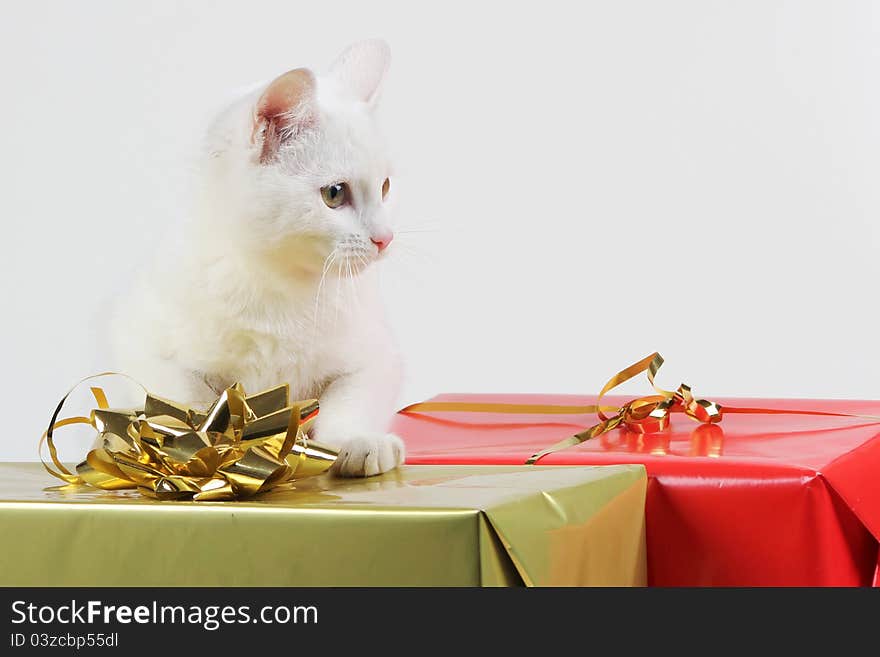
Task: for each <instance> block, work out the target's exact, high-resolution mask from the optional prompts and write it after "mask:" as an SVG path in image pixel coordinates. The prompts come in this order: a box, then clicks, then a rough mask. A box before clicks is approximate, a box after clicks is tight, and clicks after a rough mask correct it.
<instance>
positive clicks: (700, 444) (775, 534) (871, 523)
mask: <svg viewBox="0 0 880 657" xmlns="http://www.w3.org/2000/svg"><path fill="white" fill-rule="evenodd" d="M430 401H432V402H434V401H443V402H465V403H486V402H489V403H506V404H511V403H513V404H552V405H584V404H595V403H597V400H596V398H595V397H581V396H573V395H487V394H480V395H469V394H445V395H440V396H438V397H435V398H433V399H432V400H430ZM626 401H627V400H626V399H624V398H620V397H617V398H615V397H606V398H604V399H603V400H602V404H611V405H622V404H623V403H624V402H626ZM716 401H719V402H720V403H721V404H722V406H727V405H730V406H731V407H739V409H740V412H737V413H733V414H731V413H727V414H725V415H724V417H723V421H722V422H721V423H720V424H698V423H695V422H693V421H691V420H690V419H688V418H687V417H685V416H684V415H682V414H675V415H673V416H672V417H671V421H670V423H669V427H668V428H667V429H666V430H664V431H660V432H657V433H649V434H645V433H637V432H635V431H632V430H630V429H628V428H625V427H623V426H621V427H619V428H616V429H613V430H612V431H609V432H607V433H604V434H602V435H601V436H598V437H597V438H593V439H591V440H587V441H586V442H583V443H581V444H579V445H575V446H573V447H569V448H566V449H564V450H561V451H558V452H555V453H553V454H549V455H547V456H545V457H543V458H542V459H541V460H540V464H541V465H552V464H558V465H610V464H619V463H643V464H644V465H645V466H646V467H647V470H648V474H649V476H650V477H651V482H650V484H649V487H648V499H647V507H646V514H647V539H648V581H649V584H651V585H654V586H826V585H832V586H862V585H871V584H874V585H877V584H880V575H878V538H880V423H878V421H876V420H871V419H865V418H856V417H834V416H821V415H798V414H792V413H779V414H774V413H771V412H768V411H773V410H785V411H811V412H816V411H819V412H827V413H842V414H853V415H875V416H876V415H878V414H880V402H877V401H873V402H871V401H841V400H834V401H816V400H764V399H749V400H742V399H728V400H716ZM748 409H754V410H751V411H749V410H748ZM743 410H745V411H746V412H742V411H743ZM595 422H596V416H595V414H580V415H562V414H555V413H554V414H543V413H529V414H511V413H494V412H458V411H456V412H452V411H427V412H426V411H419V412H401V413H400V414H398V415H397V417H396V418H395V422H394V426H393V431H394V432H395V433H397V434H398V435H400V436H401V437H403V439H404V441H405V442H406V446H407V463H411V464H521V463H524V462H525V461H526V460H527V459H528V458H529V457H530V456H531V455H532V454H534V453H535V452H537V451H539V450H542V449H544V448H546V447H548V446H550V445H552V444H554V443H556V442H557V441H559V440H560V439H562V438H565V437H566V436H569V435H571V434H573V433H576V432H579V431H582V430H583V429H584V428H586V427H589V426H591V425H593V424H595Z"/></svg>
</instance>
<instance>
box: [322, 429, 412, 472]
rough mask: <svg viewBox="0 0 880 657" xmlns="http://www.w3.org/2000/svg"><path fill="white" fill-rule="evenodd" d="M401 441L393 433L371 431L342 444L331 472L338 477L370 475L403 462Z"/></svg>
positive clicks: (386, 470)
mask: <svg viewBox="0 0 880 657" xmlns="http://www.w3.org/2000/svg"><path fill="white" fill-rule="evenodd" d="M404 457H405V452H404V448H403V441H402V440H401V439H400V438H398V437H397V436H395V435H394V434H393V433H371V434H367V435H364V436H357V437H355V438H351V439H349V440H347V441H346V442H344V443H343V444H342V447H341V448H340V450H339V458H337V459H336V463H334V464H333V468H332V470H331V472H332V473H334V474H335V475H337V476H339V477H371V476H373V475H377V474H382V473H383V472H388V471H389V470H391V469H393V468H396V467H397V466H398V465H400V464H401V463H403V459H404Z"/></svg>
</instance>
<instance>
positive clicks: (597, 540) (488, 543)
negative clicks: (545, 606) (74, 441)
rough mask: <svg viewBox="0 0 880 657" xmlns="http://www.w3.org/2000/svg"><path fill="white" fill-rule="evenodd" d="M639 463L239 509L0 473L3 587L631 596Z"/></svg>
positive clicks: (34, 469)
mask: <svg viewBox="0 0 880 657" xmlns="http://www.w3.org/2000/svg"><path fill="white" fill-rule="evenodd" d="M645 490H646V476H645V470H644V467H643V466H641V465H621V466H603V467H566V466H551V467H540V466H433V465H423V466H404V467H402V468H399V469H398V470H395V471H392V472H390V473H388V474H385V475H382V476H379V477H372V478H368V479H338V478H333V477H331V476H329V475H321V476H318V477H312V478H309V479H304V480H302V481H298V482H296V483H295V488H291V489H289V490H275V491H271V492H269V493H266V494H263V495H260V496H257V497H255V498H252V499H248V500H246V501H237V502H168V501H165V502H161V501H157V500H151V499H148V498H145V497H143V496H141V495H139V494H138V493H137V492H135V491H112V492H108V491H100V490H94V489H88V488H82V487H72V486H61V487H59V486H53V485H52V479H51V478H50V477H49V476H48V475H47V474H46V472H45V471H44V470H43V469H42V467H41V466H40V464H33V463H5V464H0V528H2V531H0V585H2V586H522V585H527V586H602V585H610V586H643V585H644V584H645V581H646V572H645V571H646V558H645V514H644V505H645Z"/></svg>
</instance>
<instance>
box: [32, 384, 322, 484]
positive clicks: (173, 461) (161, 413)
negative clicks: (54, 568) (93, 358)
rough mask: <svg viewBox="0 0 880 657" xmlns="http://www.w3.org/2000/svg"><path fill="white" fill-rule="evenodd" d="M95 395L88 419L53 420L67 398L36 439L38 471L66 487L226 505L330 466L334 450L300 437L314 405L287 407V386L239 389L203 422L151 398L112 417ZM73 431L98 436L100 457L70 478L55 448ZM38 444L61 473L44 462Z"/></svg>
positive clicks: (201, 416) (227, 393)
mask: <svg viewBox="0 0 880 657" xmlns="http://www.w3.org/2000/svg"><path fill="white" fill-rule="evenodd" d="M106 374H111V373H110V372H108V373H105V374H99V375H96V376H94V377H88V378H87V379H83V381H81V382H80V383H83V382H84V381H87V380H89V379H94V378H97V377H100V376H105V375H106ZM78 385H79V384H77V386H78ZM75 388H76V387H75ZM75 388H74V389H75ZM91 391H92V394H93V396H94V397H95V401H96V402H97V405H98V408H97V409H95V410H93V411H92V412H91V414H90V416H89V417H87V418H86V417H70V418H65V419H63V420H58V415H59V414H60V412H61V408H62V407H63V405H64V402H65V401H66V400H67V398H68V397H69V396H70V393H71V392H73V390H71V391H70V392H68V393H67V395H65V396H64V398H63V399H62V400H61V402H60V403H59V404H58V407H57V408H56V409H55V413H54V414H53V416H52V420H51V422H50V424H49V428H48V429H47V431H46V432H45V433H44V434H43V436H42V438H41V439H40V445H39V448H40V452H41V455H40V460H41V461H43V466H44V467H45V468H46V470H47V471H48V472H49V473H50V474H52V475H53V476H55V477H58V478H59V479H61V480H62V481H65V482H67V483H69V484H85V485H88V486H93V487H95V488H101V489H104V490H119V489H125V488H137V489H138V490H139V491H140V492H141V493H142V494H144V495H146V496H148V497H154V498H158V499H160V500H168V499H174V500H176V499H192V500H194V501H209V500H210V501H215V500H232V499H239V498H243V497H250V496H252V495H255V494H257V493H262V492H265V491H267V490H269V489H271V488H274V487H276V486H279V485H281V484H285V483H288V482H291V481H293V480H294V479H301V478H303V477H308V476H312V475H316V474H320V473H322V472H324V471H326V470H327V469H329V468H330V466H331V465H333V462H334V461H335V460H336V456H337V451H336V450H334V449H333V448H331V447H327V446H325V445H321V444H319V443H317V442H314V441H310V440H308V438H307V437H306V431H308V429H309V427H310V426H311V424H312V422H313V421H314V419H315V417H317V415H318V401H317V400H315V399H309V400H306V401H298V402H294V403H292V404H291V403H290V391H289V387H288V386H287V385H286V384H285V385H282V386H278V387H276V388H271V389H269V390H265V391H263V392H260V393H258V394H255V395H250V396H247V395H246V394H245V392H244V388H243V387H242V386H241V385H240V384H238V383H236V384H235V385H233V386H231V387H230V388H227V389H226V390H224V391H223V393H222V394H221V395H220V397H219V398H218V399H217V401H215V402H214V403H213V404H212V405H211V407H210V409H209V410H208V411H207V412H205V413H202V412H199V411H197V410H195V409H192V408H189V407H188V406H185V405H183V404H179V403H177V402H173V401H169V400H167V399H162V398H160V397H156V396H154V395H151V394H149V393H146V399H145V402H144V407H143V408H142V409H111V408H109V404H108V403H107V398H106V395H105V394H104V391H103V390H102V389H101V388H97V387H93V388H91ZM145 392H146V391H145ZM70 424H89V425H91V426H92V427H94V428H95V429H96V430H97V431H98V439H97V440H96V443H95V444H96V447H94V448H93V449H92V450H91V451H90V452H89V453H88V455H87V456H86V459H85V461H83V462H82V463H80V464H79V465H77V466H76V474H74V473H72V472H70V471H69V470H68V469H67V468H65V467H64V465H63V464H62V463H61V461H60V460H59V459H58V454H57V451H56V449H55V443H54V440H53V438H54V436H53V434H54V431H55V429H57V428H59V427H62V426H66V425H70ZM44 441H45V442H46V443H47V445H48V447H49V454H50V456H51V459H52V463H54V464H55V467H56V468H58V470H53V469H52V468H51V467H50V466H49V465H48V464H47V463H46V461H45V460H43V458H42V446H43V442H44Z"/></svg>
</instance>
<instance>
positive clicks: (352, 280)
mask: <svg viewBox="0 0 880 657" xmlns="http://www.w3.org/2000/svg"><path fill="white" fill-rule="evenodd" d="M389 62H390V53H389V49H388V46H387V45H386V44H385V43H384V42H382V41H375V40H371V41H364V42H360V43H356V44H354V45H352V46H351V47H349V48H348V49H347V50H346V51H345V52H344V53H343V54H342V55H341V56H340V57H339V58H338V59H337V60H336V62H335V63H334V64H333V65H332V66H331V67H330V69H329V71H328V72H327V74H326V75H323V76H320V77H318V76H316V75H315V74H314V73H312V72H311V71H310V70H308V69H304V68H299V69H295V70H292V71H289V72H287V73H285V74H283V75H281V76H280V77H278V78H276V79H275V80H274V81H272V82H271V83H269V84H268V85H261V86H260V87H259V88H258V89H256V90H255V91H254V92H252V93H248V94H247V95H246V96H245V97H243V98H240V99H239V100H237V101H236V102H235V103H233V104H232V105H231V106H229V107H228V108H226V109H225V110H224V111H223V112H222V113H221V115H220V116H219V117H217V119H216V120H215V122H214V124H213V125H212V126H211V127H210V128H209V131H208V135H207V143H206V152H205V154H204V161H203V171H202V188H201V190H200V192H201V193H200V196H199V199H200V200H199V204H198V210H197V212H196V214H197V216H196V217H194V221H192V222H191V225H189V226H186V227H181V228H180V231H183V235H184V238H183V239H182V240H181V244H182V246H183V248H182V249H179V250H178V251H177V252H175V253H174V254H173V255H171V254H169V255H167V256H166V257H164V258H163V259H162V260H160V262H158V263H157V266H156V267H155V269H154V270H153V271H151V272H150V273H149V275H147V276H145V277H144V278H143V280H142V281H141V283H140V285H139V287H137V288H136V289H135V291H134V292H133V296H132V297H128V298H127V299H126V300H125V302H124V303H121V304H120V308H119V311H118V313H117V316H116V320H115V322H114V326H113V336H114V343H115V347H116V352H117V355H118V361H119V362H118V366H119V368H120V370H121V371H123V372H125V373H127V374H130V375H131V376H133V377H134V378H135V379H137V380H139V381H140V382H141V383H143V384H144V385H145V386H146V387H147V389H148V390H151V391H152V392H155V393H156V394H159V395H162V396H166V397H170V398H173V399H179V400H186V401H188V402H191V403H205V402H209V401H211V400H212V399H214V398H216V393H217V392H218V391H220V390H222V389H223V388H224V387H226V386H227V385H229V384H231V383H233V382H235V381H240V382H241V383H242V384H243V385H244V386H245V388H246V390H248V391H251V392H256V391H259V390H262V389H264V388H267V387H270V386H275V385H278V384H279V383H282V382H288V383H289V384H290V386H291V393H292V395H293V397H294V398H295V399H305V398H312V397H318V398H320V403H321V411H320V414H319V417H318V419H317V421H316V423H315V428H314V432H313V437H315V438H316V439H319V440H321V441H323V442H326V443H329V444H331V445H335V446H338V447H340V449H341V451H340V456H339V459H338V461H337V463H336V465H335V466H334V470H335V472H336V473H337V474H340V475H344V476H367V475H374V474H378V473H381V472H385V471H387V470H390V469H392V468H394V467H395V466H397V465H399V464H400V463H402V462H403V459H404V447H403V443H402V441H401V440H400V439H399V438H398V437H397V436H394V435H392V434H389V433H386V429H387V425H388V423H389V422H390V420H391V417H392V415H393V412H394V403H395V401H396V398H397V394H398V388H399V384H400V379H401V367H400V360H399V357H398V354H397V353H396V351H395V349H394V345H393V342H392V339H391V337H390V335H389V332H388V329H387V327H386V325H385V320H384V314H383V311H382V308H381V305H380V301H379V298H378V290H377V286H376V281H375V271H374V268H373V267H371V264H372V263H373V262H374V261H375V260H377V259H378V258H380V257H383V256H384V255H385V249H386V247H387V246H388V245H389V243H390V242H391V240H392V237H393V233H392V230H391V227H390V218H391V217H390V214H391V201H392V197H393V193H394V192H393V190H392V187H393V186H392V185H391V182H390V175H391V172H390V168H389V162H388V160H387V157H386V154H385V151H384V148H383V142H382V140H381V138H380V136H379V134H378V131H377V127H376V126H375V124H374V119H373V116H372V110H373V108H374V106H375V103H376V99H377V95H378V92H379V88H380V85H381V82H382V79H383V77H384V75H385V73H386V71H387V69H388V65H389ZM132 299H137V302H138V303H137V304H136V305H133V304H132V303H131V301H132Z"/></svg>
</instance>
